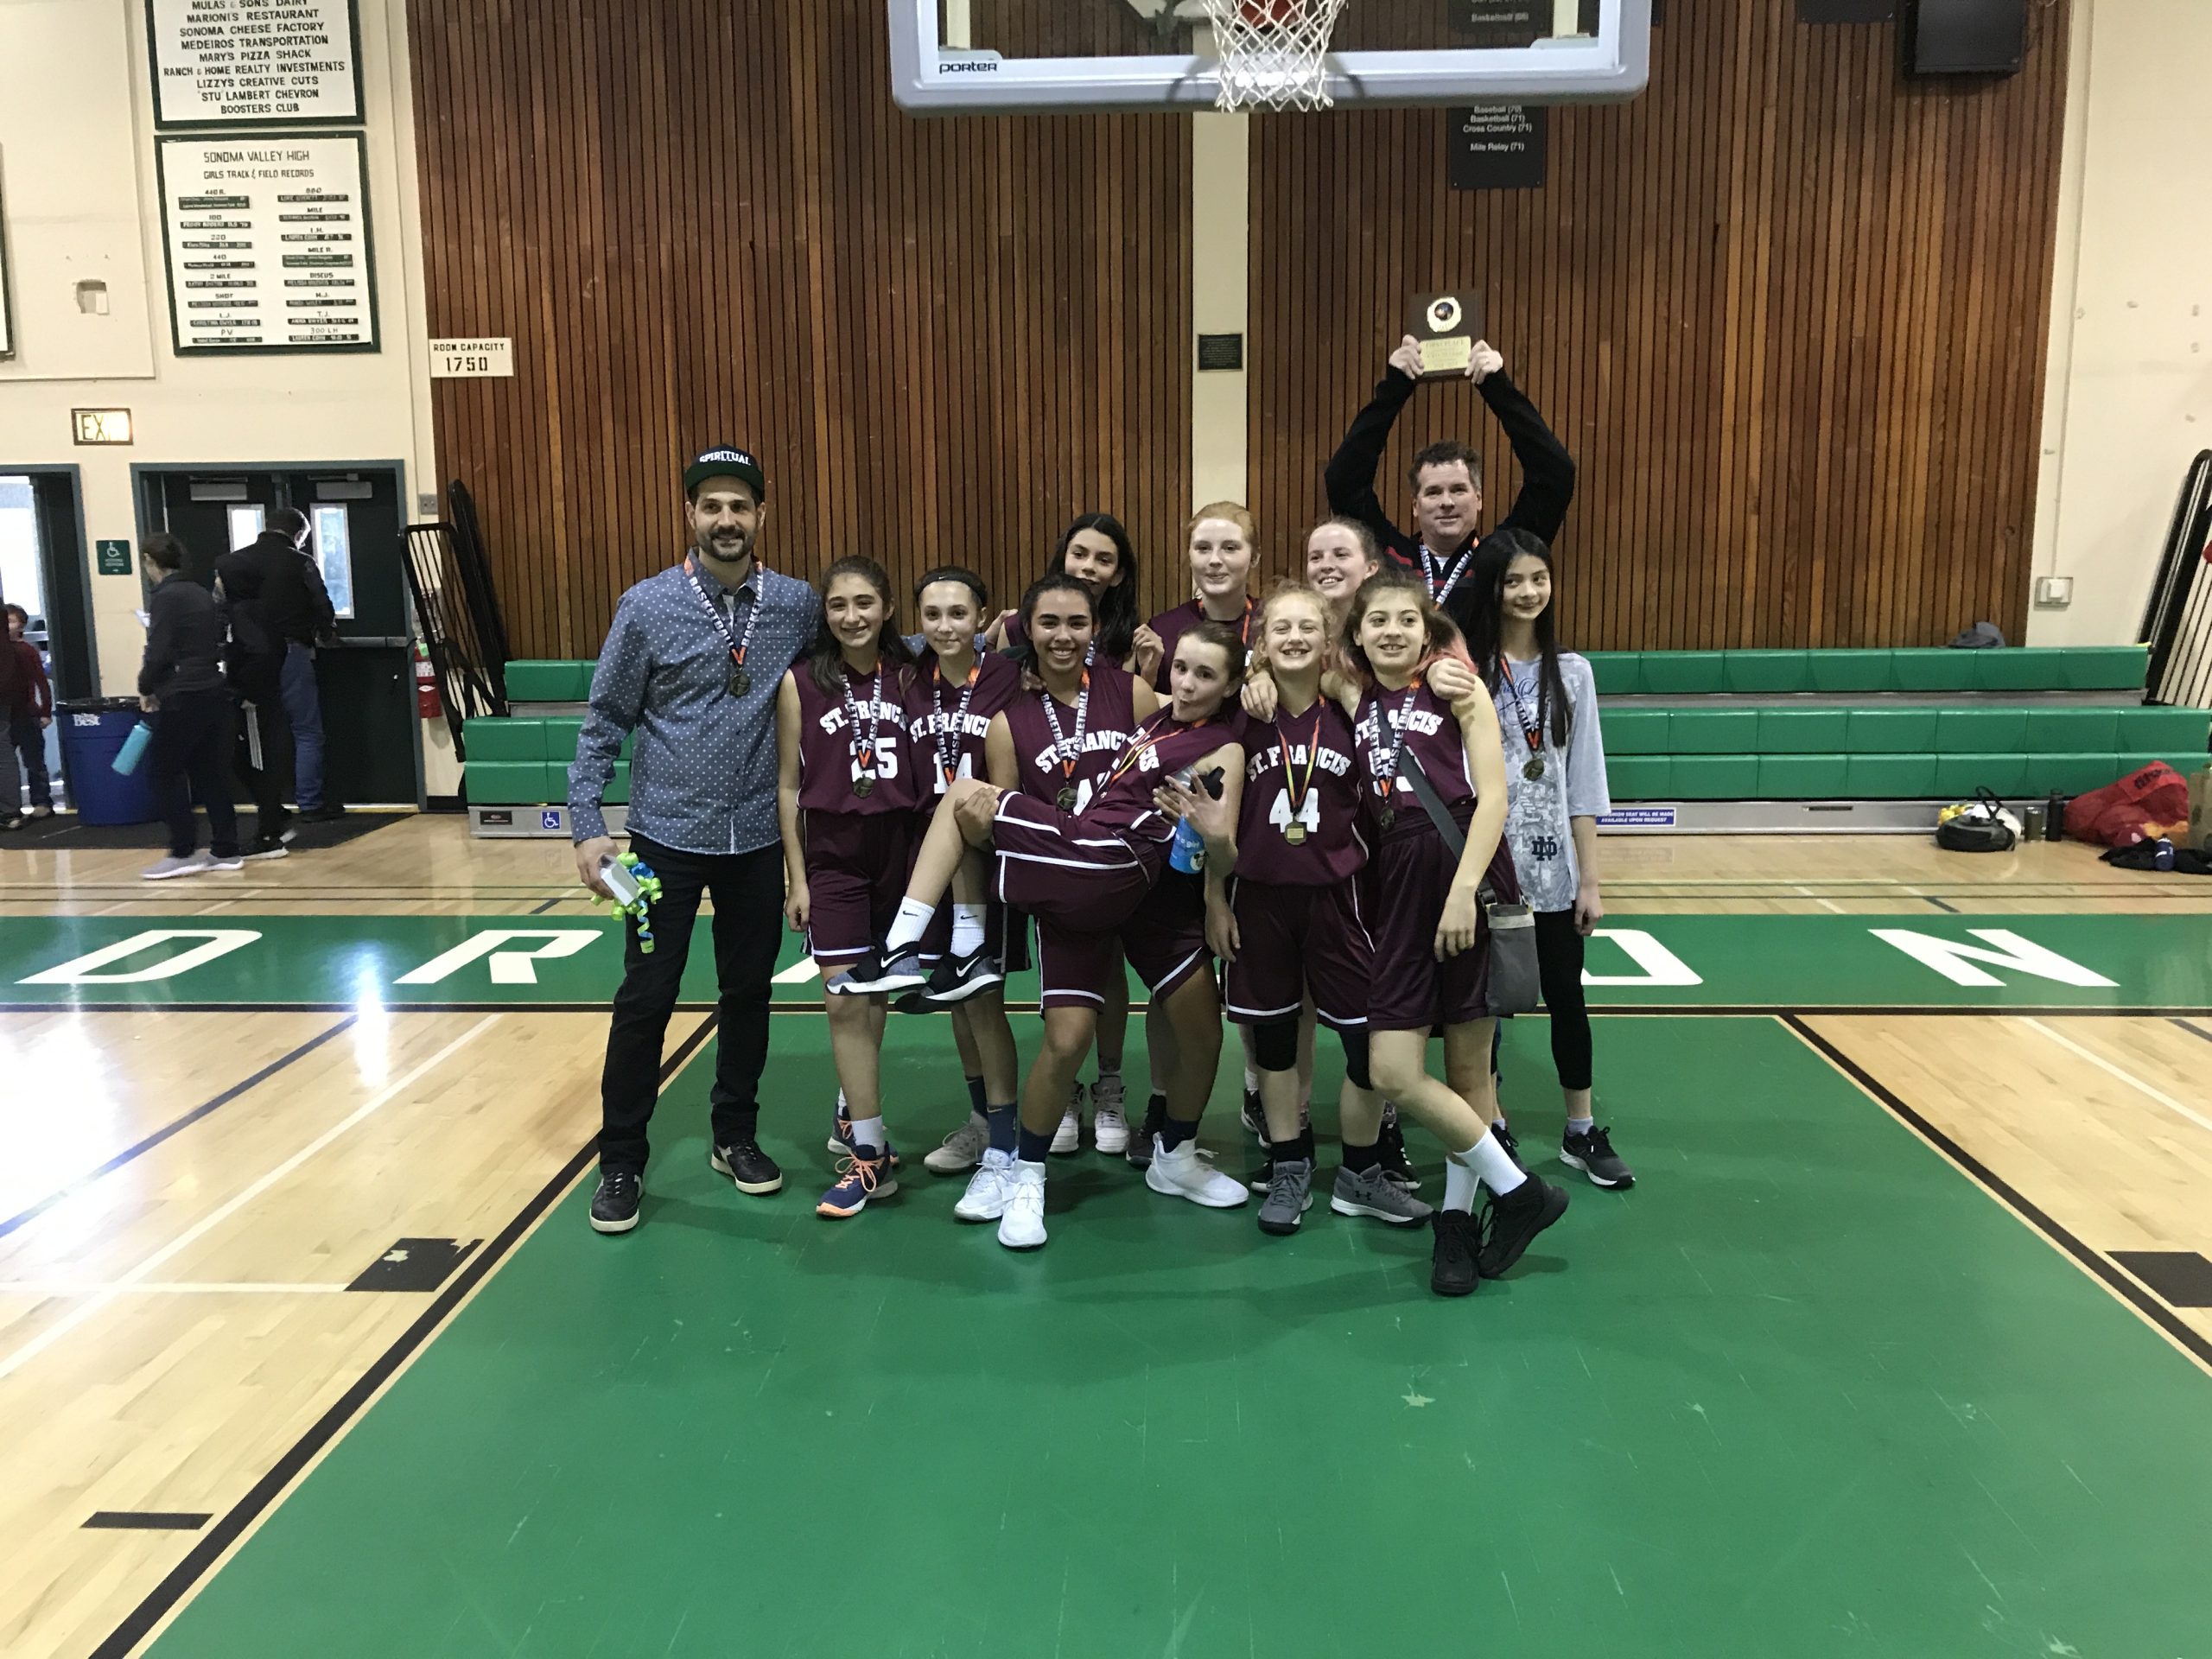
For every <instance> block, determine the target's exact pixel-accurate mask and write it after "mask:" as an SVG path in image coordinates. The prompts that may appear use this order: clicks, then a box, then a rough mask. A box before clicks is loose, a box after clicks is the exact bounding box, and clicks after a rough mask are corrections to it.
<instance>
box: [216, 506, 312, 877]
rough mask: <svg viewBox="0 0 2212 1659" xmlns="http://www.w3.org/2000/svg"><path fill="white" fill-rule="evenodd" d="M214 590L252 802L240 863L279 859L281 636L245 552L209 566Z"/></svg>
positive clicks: (283, 725) (287, 826)
mask: <svg viewBox="0 0 2212 1659" xmlns="http://www.w3.org/2000/svg"><path fill="white" fill-rule="evenodd" d="M215 584H216V592H217V594H219V596H220V598H221V600H222V602H223V611H224V614H225V615H226V617H227V618H228V620H229V622H230V641H229V644H228V645H226V648H225V650H224V652H223V673H224V677H225V678H226V679H227V680H228V681H229V682H230V686H231V696H232V697H233V698H234V699H236V701H237V703H238V710H237V713H238V747H237V750H236V753H234V755H233V756H232V761H233V764H234V765H235V766H236V767H237V770H238V781H239V782H240V783H242V784H244V785H245V786H246V791H247V792H248V793H249V794H251V796H252V797H253V805H254V825H253V828H254V833H253V836H252V837H251V840H250V841H249V842H247V843H246V849H245V856H246V857H247V858H248V859H257V858H283V856H284V855H285V853H286V847H285V843H286V842H289V841H290V840H291V838H292V833H293V832H292V829H291V823H292V813H291V809H290V808H289V807H288V806H286V805H285V804H284V803H285V801H286V800H287V799H288V798H290V795H291V793H292V720H291V716H290V715H288V714H286V713H285V711H284V658H285V644H284V637H283V635H282V634H280V633H278V632H276V630H274V629H273V628H271V627H270V626H269V617H268V613H267V610H266V608H265V607H264V604H263V601H262V590H263V588H264V575H263V574H262V568H261V565H260V563H259V562H258V561H257V560H256V559H254V558H253V557H251V556H250V555H249V554H248V553H247V552H246V551H245V550H243V549H241V550H238V551H237V552H234V553H226V554H225V555H223V556H222V557H221V558H219V559H218V560H216V561H215Z"/></svg>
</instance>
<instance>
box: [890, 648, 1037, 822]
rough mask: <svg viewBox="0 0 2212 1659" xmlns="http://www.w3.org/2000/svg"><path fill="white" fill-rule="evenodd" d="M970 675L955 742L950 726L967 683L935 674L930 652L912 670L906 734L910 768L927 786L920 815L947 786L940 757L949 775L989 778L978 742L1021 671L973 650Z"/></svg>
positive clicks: (1015, 689)
mask: <svg viewBox="0 0 2212 1659" xmlns="http://www.w3.org/2000/svg"><path fill="white" fill-rule="evenodd" d="M974 672H975V676H976V690H975V692H974V694H973V695H972V696H969V698H968V715H967V718H966V719H965V720H964V721H962V722H961V729H960V732H959V734H958V736H957V739H955V737H954V736H953V733H952V725H953V721H954V720H955V719H956V718H957V717H958V716H959V714H960V699H961V696H962V694H963V692H964V691H966V690H967V682H966V681H964V680H949V679H946V678H944V677H942V676H941V675H940V674H939V673H938V666H937V653H936V652H926V651H925V652H923V653H922V660H921V662H920V663H919V664H918V665H917V666H916V668H915V670H914V695H913V696H912V705H913V709H914V715H913V718H912V720H910V721H908V722H907V732H908V734H909V735H910V736H912V739H913V748H914V758H915V761H916V764H918V766H920V767H921V768H922V771H923V772H924V774H925V779H926V780H927V782H928V784H929V785H930V787H928V788H926V789H925V790H924V791H922V803H921V804H922V810H924V811H925V812H926V811H928V810H930V809H931V807H933V806H934V805H935V804H936V803H937V802H938V799H939V798H942V797H943V796H944V791H945V790H946V788H947V787H948V786H949V785H950V779H948V778H947V777H946V776H945V771H944V761H945V758H946V756H948V755H950V757H951V758H952V763H953V771H952V777H954V778H982V779H988V778H989V776H990V773H989V772H988V771H987V770H986V769H985V767H984V765H983V740H984V738H985V737H987V736H988V735H989V734H990V729H991V716H992V715H995V714H996V713H998V711H999V710H1000V709H1003V708H1005V707H1006V706H1007V704H1008V703H1009V702H1013V701H1014V698H1015V697H1016V696H1020V692H1021V671H1020V669H1018V668H1016V667H1015V666H1014V659H1013V658H1010V657H1000V656H995V655H994V654H992V653H991V652H977V653H976V666H975V671H974Z"/></svg>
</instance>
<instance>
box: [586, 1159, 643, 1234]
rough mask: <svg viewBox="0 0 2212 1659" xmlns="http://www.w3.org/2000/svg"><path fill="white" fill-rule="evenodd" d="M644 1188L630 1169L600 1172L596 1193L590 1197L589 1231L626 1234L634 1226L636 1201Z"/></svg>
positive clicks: (636, 1213)
mask: <svg viewBox="0 0 2212 1659" xmlns="http://www.w3.org/2000/svg"><path fill="white" fill-rule="evenodd" d="M644 1196H645V1182H644V1181H642V1180H640V1179H639V1178H638V1173H637V1172H636V1171H635V1170H631V1169H602V1170H601V1171H600V1172H599V1191H598V1192H594V1193H593V1194H592V1195H591V1230H592V1231H594V1232H595V1233H626V1232H628V1231H629V1230H631V1229H632V1227H634V1226H636V1225H637V1224H638V1200H639V1198H643V1197H644Z"/></svg>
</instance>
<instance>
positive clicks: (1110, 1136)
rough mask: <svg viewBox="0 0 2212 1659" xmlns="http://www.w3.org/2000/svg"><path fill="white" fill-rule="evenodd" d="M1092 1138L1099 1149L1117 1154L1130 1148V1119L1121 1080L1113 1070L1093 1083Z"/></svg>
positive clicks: (1119, 1154) (1091, 1107)
mask: <svg viewBox="0 0 2212 1659" xmlns="http://www.w3.org/2000/svg"><path fill="white" fill-rule="evenodd" d="M1090 1139H1091V1141H1092V1143H1093V1144H1094V1145H1096V1147H1097V1148H1098V1150H1099V1151H1101V1152H1103V1153H1109V1154H1113V1155H1114V1156H1116V1157H1119V1156H1121V1155H1122V1154H1123V1153H1125V1152H1127V1151H1128V1149H1129V1120H1128V1117H1127V1116H1125V1115H1124V1113H1123V1112H1122V1080H1121V1078H1120V1077H1116V1076H1115V1075H1114V1074H1113V1073H1111V1072H1108V1073H1106V1074H1105V1075H1104V1076H1103V1077H1100V1078H1099V1079H1098V1081H1097V1082H1096V1083H1094V1084H1091V1085H1090Z"/></svg>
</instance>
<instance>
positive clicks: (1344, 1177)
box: [1329, 1164, 1429, 1227]
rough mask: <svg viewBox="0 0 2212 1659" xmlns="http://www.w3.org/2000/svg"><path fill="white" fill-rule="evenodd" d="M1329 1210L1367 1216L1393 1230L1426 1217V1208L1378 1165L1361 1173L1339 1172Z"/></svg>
mask: <svg viewBox="0 0 2212 1659" xmlns="http://www.w3.org/2000/svg"><path fill="white" fill-rule="evenodd" d="M1329 1208H1330V1209H1332V1210H1333V1211H1336V1212H1337V1213H1338V1215H1340V1216H1366V1217H1369V1218H1370V1219H1371V1220H1375V1221H1385V1222H1388V1223H1389V1224H1390V1225H1391V1226H1393V1227H1411V1226H1414V1224H1417V1223H1420V1222H1424V1221H1427V1219H1428V1216H1429V1208H1428V1206H1427V1205H1425V1204H1423V1203H1422V1202H1421V1200H1420V1199H1419V1198H1415V1197H1414V1195H1413V1194H1412V1193H1410V1192H1407V1191H1406V1190H1405V1188H1403V1187H1402V1186H1400V1185H1398V1184H1397V1182H1395V1181H1394V1180H1392V1179H1390V1172H1389V1170H1387V1169H1385V1168H1383V1166H1382V1165H1380V1164H1376V1165H1374V1166H1370V1167H1369V1168H1367V1169H1362V1170H1350V1169H1339V1170H1338V1171H1337V1184H1336V1186H1335V1188H1334V1189H1333V1190H1332V1192H1330V1194H1329Z"/></svg>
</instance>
